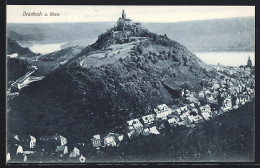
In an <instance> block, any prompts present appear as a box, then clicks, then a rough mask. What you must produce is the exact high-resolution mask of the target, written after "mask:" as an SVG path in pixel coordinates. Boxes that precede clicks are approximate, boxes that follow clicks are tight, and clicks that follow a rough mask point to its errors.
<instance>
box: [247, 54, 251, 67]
mask: <svg viewBox="0 0 260 168" xmlns="http://www.w3.org/2000/svg"><path fill="white" fill-rule="evenodd" d="M247 67H249V68H252V61H251V59H250V57H248V60H247Z"/></svg>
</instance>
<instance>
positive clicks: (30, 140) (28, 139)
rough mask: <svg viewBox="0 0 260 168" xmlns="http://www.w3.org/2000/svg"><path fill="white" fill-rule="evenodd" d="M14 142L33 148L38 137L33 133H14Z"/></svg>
mask: <svg viewBox="0 0 260 168" xmlns="http://www.w3.org/2000/svg"><path fill="white" fill-rule="evenodd" d="M13 138H14V143H16V144H19V145H22V146H28V147H29V148H31V149H33V148H35V146H36V138H35V137H33V136H31V135H14V137H13Z"/></svg>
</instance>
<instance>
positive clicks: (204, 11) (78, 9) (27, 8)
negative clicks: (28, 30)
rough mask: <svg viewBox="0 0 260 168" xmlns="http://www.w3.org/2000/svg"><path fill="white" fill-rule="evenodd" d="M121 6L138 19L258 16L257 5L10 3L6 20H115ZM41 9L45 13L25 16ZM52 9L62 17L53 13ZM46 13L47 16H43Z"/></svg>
mask: <svg viewBox="0 0 260 168" xmlns="http://www.w3.org/2000/svg"><path fill="white" fill-rule="evenodd" d="M122 9H124V10H125V12H126V17H127V18H129V19H132V20H133V21H136V22H180V21H192V20H207V19H222V18H232V17H248V16H255V7H254V6H123V5H120V6H119V5H118V6H112V5H109V6H100V5H99V6H96V5H91V6H90V5H7V18H6V21H7V23H67V22H116V21H117V19H118V18H119V17H121V12H122ZM24 12H26V13H31V12H41V13H42V16H23V14H24ZM50 12H54V13H59V15H60V16H50ZM45 13H47V14H48V16H44V14H45Z"/></svg>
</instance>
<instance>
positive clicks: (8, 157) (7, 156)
mask: <svg viewBox="0 0 260 168" xmlns="http://www.w3.org/2000/svg"><path fill="white" fill-rule="evenodd" d="M9 160H11V155H10V153H9V152H8V153H7V154H6V162H8V161H9Z"/></svg>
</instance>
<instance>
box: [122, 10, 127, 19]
mask: <svg viewBox="0 0 260 168" xmlns="http://www.w3.org/2000/svg"><path fill="white" fill-rule="evenodd" d="M122 19H126V14H125V10H122Z"/></svg>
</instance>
